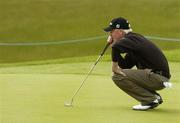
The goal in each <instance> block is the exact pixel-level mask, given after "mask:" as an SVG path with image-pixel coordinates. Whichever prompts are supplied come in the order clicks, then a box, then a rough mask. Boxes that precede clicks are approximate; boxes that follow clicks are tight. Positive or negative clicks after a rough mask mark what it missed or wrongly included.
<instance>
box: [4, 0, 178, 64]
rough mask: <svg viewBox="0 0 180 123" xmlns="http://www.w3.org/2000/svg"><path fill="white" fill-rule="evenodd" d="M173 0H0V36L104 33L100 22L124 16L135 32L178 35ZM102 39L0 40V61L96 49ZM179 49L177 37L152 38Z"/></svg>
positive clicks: (175, 1) (62, 36)
mask: <svg viewBox="0 0 180 123" xmlns="http://www.w3.org/2000/svg"><path fill="white" fill-rule="evenodd" d="M179 13H180V1H179V0H136V1H131V2H127V1H126V0H113V2H112V1H109V0H99V1H97V0H96V1H95V0H76V1H73V0H68V1H67V0H38V1H37V0H13V1H12V0H11V1H5V0H1V1H0V15H1V16H0V27H1V28H0V42H44V41H59V40H71V39H82V38H88V37H93V36H101V35H106V33H105V32H103V30H102V29H103V28H104V27H106V26H107V25H108V24H109V21H110V20H111V19H112V18H114V17H119V16H124V17H126V18H128V19H129V21H130V22H131V25H132V28H133V30H134V31H135V32H139V33H141V34H143V35H151V36H162V37H170V38H171V37H172V38H175V37H176V38H180V35H179V32H180V29H179V27H180V23H179V20H180V14H179ZM105 40H106V39H105V38H104V39H102V40H95V41H88V42H86V43H74V44H69V45H48V46H0V63H6V62H21V61H33V60H45V59H58V58H64V57H72V56H85V55H96V54H97V53H98V51H99V49H100V48H101V47H103V46H104V43H105ZM158 45H159V46H161V48H163V49H179V48H180V45H179V43H174V42H168V43H167V42H163V43H161V42H160V43H158Z"/></svg>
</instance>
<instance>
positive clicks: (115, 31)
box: [104, 17, 171, 110]
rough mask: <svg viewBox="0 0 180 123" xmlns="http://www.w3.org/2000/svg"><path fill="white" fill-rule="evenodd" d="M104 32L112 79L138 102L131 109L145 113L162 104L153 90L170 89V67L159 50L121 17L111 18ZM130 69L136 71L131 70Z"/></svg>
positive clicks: (160, 98)
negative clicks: (107, 34)
mask: <svg viewBox="0 0 180 123" xmlns="http://www.w3.org/2000/svg"><path fill="white" fill-rule="evenodd" d="M104 30H105V31H106V32H109V33H110V34H109V35H110V36H109V38H108V42H109V43H111V47H112V71H113V73H114V74H113V77H112V79H113V81H114V82H115V84H116V85H117V86H118V87H119V88H120V89H122V90H123V91H124V92H126V93H127V94H128V95H130V96H131V97H133V98H134V99H136V100H137V101H139V102H140V105H135V106H133V109H134V110H148V109H153V108H155V107H157V106H158V105H159V104H162V102H163V100H162V97H161V96H160V94H158V93H157V92H156V91H157V90H161V89H164V88H165V87H168V86H171V83H169V79H170V71H169V65H168V62H167V59H166V57H165V56H164V54H163V53H162V51H161V50H160V49H159V48H158V47H157V46H155V45H154V44H153V43H152V42H150V41H149V40H148V39H146V38H145V37H143V36H142V35H140V34H137V33H134V32H132V29H131V27H130V24H129V22H128V21H127V20H126V19H124V18H122V17H120V18H115V19H113V20H112V21H111V22H110V24H109V26H108V27H107V28H105V29H104ZM122 54H124V55H122ZM133 66H136V67H137V69H131V68H132V67H133Z"/></svg>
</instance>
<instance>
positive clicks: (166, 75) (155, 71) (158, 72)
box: [152, 70, 171, 79]
mask: <svg viewBox="0 0 180 123" xmlns="http://www.w3.org/2000/svg"><path fill="white" fill-rule="evenodd" d="M152 72H154V73H156V74H159V75H161V76H164V77H166V78H168V79H170V77H171V76H170V75H169V74H168V73H166V72H164V71H157V70H152Z"/></svg>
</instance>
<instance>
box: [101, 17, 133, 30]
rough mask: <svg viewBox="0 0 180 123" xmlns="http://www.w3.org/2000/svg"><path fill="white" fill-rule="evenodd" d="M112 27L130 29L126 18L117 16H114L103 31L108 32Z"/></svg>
mask: <svg viewBox="0 0 180 123" xmlns="http://www.w3.org/2000/svg"><path fill="white" fill-rule="evenodd" d="M113 29H124V30H126V29H127V30H128V29H130V24H129V22H128V20H126V19H125V18H122V17H119V18H114V19H112V20H111V22H110V24H109V26H108V27H107V28H105V29H104V31H106V32H109V31H112V30H113Z"/></svg>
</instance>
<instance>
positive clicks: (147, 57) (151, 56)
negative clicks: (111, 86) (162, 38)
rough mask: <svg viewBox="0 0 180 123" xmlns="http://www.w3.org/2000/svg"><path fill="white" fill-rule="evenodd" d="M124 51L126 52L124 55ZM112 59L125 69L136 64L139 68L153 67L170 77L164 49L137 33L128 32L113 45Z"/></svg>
mask: <svg viewBox="0 0 180 123" xmlns="http://www.w3.org/2000/svg"><path fill="white" fill-rule="evenodd" d="M122 53H126V55H125V56H124V57H122V56H121V54H122ZM112 61H113V62H118V64H119V66H120V67H121V68H123V69H129V68H132V67H133V66H136V67H137V68H138V69H147V68H148V69H152V71H153V72H155V73H158V72H160V73H161V75H163V76H165V77H167V78H170V71H169V65H168V62H167V59H166V57H165V56H164V54H163V53H162V51H161V50H160V49H159V48H158V47H157V46H156V45H154V44H153V43H152V42H151V41H149V40H148V39H146V38H145V37H143V36H142V35H140V34H137V33H132V32H130V33H128V34H126V35H125V36H124V38H123V39H121V40H120V41H118V42H116V43H115V44H114V45H113V46H112Z"/></svg>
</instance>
